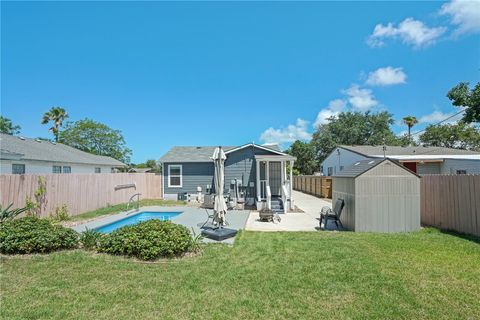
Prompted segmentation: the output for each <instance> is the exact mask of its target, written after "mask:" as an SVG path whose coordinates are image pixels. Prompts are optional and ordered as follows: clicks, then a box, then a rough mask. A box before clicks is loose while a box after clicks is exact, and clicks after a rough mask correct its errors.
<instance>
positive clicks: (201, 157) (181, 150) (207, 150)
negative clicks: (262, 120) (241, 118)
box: [160, 143, 285, 162]
mask: <svg viewBox="0 0 480 320" xmlns="http://www.w3.org/2000/svg"><path fill="white" fill-rule="evenodd" d="M249 146H254V147H257V148H261V149H264V150H267V151H271V152H272V153H275V154H279V155H284V154H285V153H283V152H280V151H279V150H278V145H257V144H254V143H248V144H244V145H241V146H222V148H223V150H224V151H225V153H226V154H228V153H229V152H233V151H236V150H240V149H243V148H246V147H249ZM217 147H218V146H185V147H183V146H176V147H173V148H171V149H170V150H169V151H168V152H167V153H166V154H165V155H163V156H162V157H161V158H160V162H211V161H212V159H211V157H212V154H213V151H214V150H215V148H217Z"/></svg>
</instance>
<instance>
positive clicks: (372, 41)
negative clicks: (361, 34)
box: [367, 18, 446, 48]
mask: <svg viewBox="0 0 480 320" xmlns="http://www.w3.org/2000/svg"><path fill="white" fill-rule="evenodd" d="M445 31H446V28H445V27H437V28H430V27H428V26H427V25H425V24H424V23H423V22H422V21H419V20H415V19H413V18H406V19H405V20H403V21H402V22H400V23H399V24H398V26H395V25H394V24H393V23H391V22H390V23H388V24H387V25H385V26H384V25H383V24H377V25H376V26H375V28H374V30H373V33H372V34H371V35H370V36H369V38H368V40H367V43H368V44H369V45H370V46H371V47H381V46H383V45H385V42H384V40H385V39H387V38H400V39H401V40H402V41H403V42H404V43H406V44H409V45H412V46H413V47H415V48H420V47H425V46H428V45H430V44H432V43H434V42H435V41H436V40H437V39H438V38H439V37H440V36H441V35H442V34H443V33H444V32H445Z"/></svg>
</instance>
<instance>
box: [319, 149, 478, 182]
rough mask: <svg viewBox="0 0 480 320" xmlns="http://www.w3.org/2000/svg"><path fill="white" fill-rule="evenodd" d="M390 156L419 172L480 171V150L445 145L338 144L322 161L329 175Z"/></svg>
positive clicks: (323, 168)
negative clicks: (443, 146)
mask: <svg viewBox="0 0 480 320" xmlns="http://www.w3.org/2000/svg"><path fill="white" fill-rule="evenodd" d="M383 157H387V158H390V159H395V160H398V161H399V162H400V163H402V164H403V165H404V166H405V167H407V168H408V169H410V170H411V171H413V172H415V173H418V174H466V173H475V174H480V152H475V151H469V150H460V149H451V148H442V147H423V146H419V147H393V146H386V148H385V150H384V147H383V146H338V147H337V148H335V149H334V150H333V151H332V152H331V153H330V154H329V155H328V156H327V158H325V160H324V161H323V162H322V166H321V172H322V174H323V175H325V176H332V175H335V174H337V173H339V172H341V171H342V170H343V168H346V167H349V166H351V165H353V164H354V163H356V162H358V161H361V160H366V159H372V158H373V159H375V158H383Z"/></svg>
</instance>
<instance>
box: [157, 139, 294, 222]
mask: <svg viewBox="0 0 480 320" xmlns="http://www.w3.org/2000/svg"><path fill="white" fill-rule="evenodd" d="M216 147H217V146H193V147H173V148H172V149H170V150H169V151H168V152H167V153H166V154H165V155H164V156H163V157H161V158H160V160H159V162H160V163H161V164H162V168H163V170H162V172H163V182H164V183H163V188H164V189H163V194H164V197H165V198H166V199H177V198H178V196H179V194H197V193H198V192H202V193H203V194H210V193H212V192H213V191H214V190H213V172H214V168H213V161H212V159H211V157H212V155H213V151H214V150H215V148H216ZM222 148H223V150H224V151H225V154H226V156H227V159H226V161H225V186H224V190H225V191H226V192H227V193H231V192H232V191H233V190H234V189H235V188H236V187H238V188H239V189H240V191H241V192H242V194H243V195H244V198H245V201H246V204H248V205H256V206H257V208H258V209H262V208H272V203H274V204H278V205H280V208H281V210H282V211H283V212H286V211H287V210H288V209H291V208H293V199H292V183H290V182H291V181H292V168H293V162H294V161H295V160H296V159H295V157H292V156H291V155H289V154H286V153H284V152H281V151H280V150H279V149H278V147H277V146H274V145H268V146H266V145H257V144H254V143H249V144H245V145H242V146H227V147H225V146H222ZM287 166H288V167H289V168H290V170H289V174H288V175H287Z"/></svg>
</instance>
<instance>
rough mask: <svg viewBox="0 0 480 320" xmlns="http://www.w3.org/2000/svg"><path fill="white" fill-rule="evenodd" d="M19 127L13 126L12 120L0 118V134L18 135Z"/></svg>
mask: <svg viewBox="0 0 480 320" xmlns="http://www.w3.org/2000/svg"><path fill="white" fill-rule="evenodd" d="M20 129H21V127H20V126H19V125H14V124H13V123H12V120H10V119H8V118H5V117H4V116H0V132H1V133H6V134H9V135H14V134H19V133H20Z"/></svg>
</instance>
